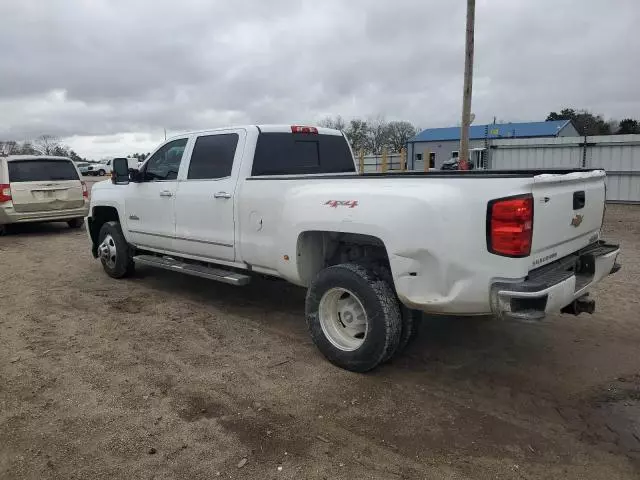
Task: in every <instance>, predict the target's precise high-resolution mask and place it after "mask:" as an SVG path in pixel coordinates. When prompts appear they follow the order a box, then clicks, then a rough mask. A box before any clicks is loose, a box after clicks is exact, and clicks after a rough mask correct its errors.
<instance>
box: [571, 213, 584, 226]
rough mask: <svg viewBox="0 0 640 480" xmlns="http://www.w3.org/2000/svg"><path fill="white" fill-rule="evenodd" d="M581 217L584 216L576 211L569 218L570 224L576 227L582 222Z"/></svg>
mask: <svg viewBox="0 0 640 480" xmlns="http://www.w3.org/2000/svg"><path fill="white" fill-rule="evenodd" d="M583 218H584V215H580V214H579V213H577V214H576V216H575V217H573V218H572V219H571V225H573V226H574V227H576V228H578V227H579V226H580V224H581V223H582V219H583Z"/></svg>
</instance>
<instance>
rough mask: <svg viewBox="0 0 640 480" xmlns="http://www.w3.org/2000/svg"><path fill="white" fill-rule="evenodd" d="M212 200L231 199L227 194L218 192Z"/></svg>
mask: <svg viewBox="0 0 640 480" xmlns="http://www.w3.org/2000/svg"><path fill="white" fill-rule="evenodd" d="M213 198H224V199H227V200H228V199H230V198H231V194H230V193H227V192H218V193H214V194H213Z"/></svg>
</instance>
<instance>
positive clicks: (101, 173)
mask: <svg viewBox="0 0 640 480" xmlns="http://www.w3.org/2000/svg"><path fill="white" fill-rule="evenodd" d="M105 173H107V172H105V171H104V170H102V169H100V170H98V175H100V176H101V177H104V174H105Z"/></svg>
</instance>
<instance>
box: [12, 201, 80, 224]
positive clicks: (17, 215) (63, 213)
mask: <svg viewBox="0 0 640 480" xmlns="http://www.w3.org/2000/svg"><path fill="white" fill-rule="evenodd" d="M88 214H89V202H85V206H83V207H80V208H73V209H69V210H49V211H41V212H16V211H15V210H14V209H13V207H11V208H2V207H0V224H4V225H6V224H11V223H29V222H55V221H62V220H71V219H74V218H81V217H86V216H87V215H88Z"/></svg>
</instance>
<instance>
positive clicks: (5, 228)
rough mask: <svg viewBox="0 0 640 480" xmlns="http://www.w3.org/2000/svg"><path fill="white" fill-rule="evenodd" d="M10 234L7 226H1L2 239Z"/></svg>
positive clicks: (0, 235)
mask: <svg viewBox="0 0 640 480" xmlns="http://www.w3.org/2000/svg"><path fill="white" fill-rule="evenodd" d="M7 233H9V228H8V227H7V226H6V225H0V237H2V236H4V235H6V234H7Z"/></svg>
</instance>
